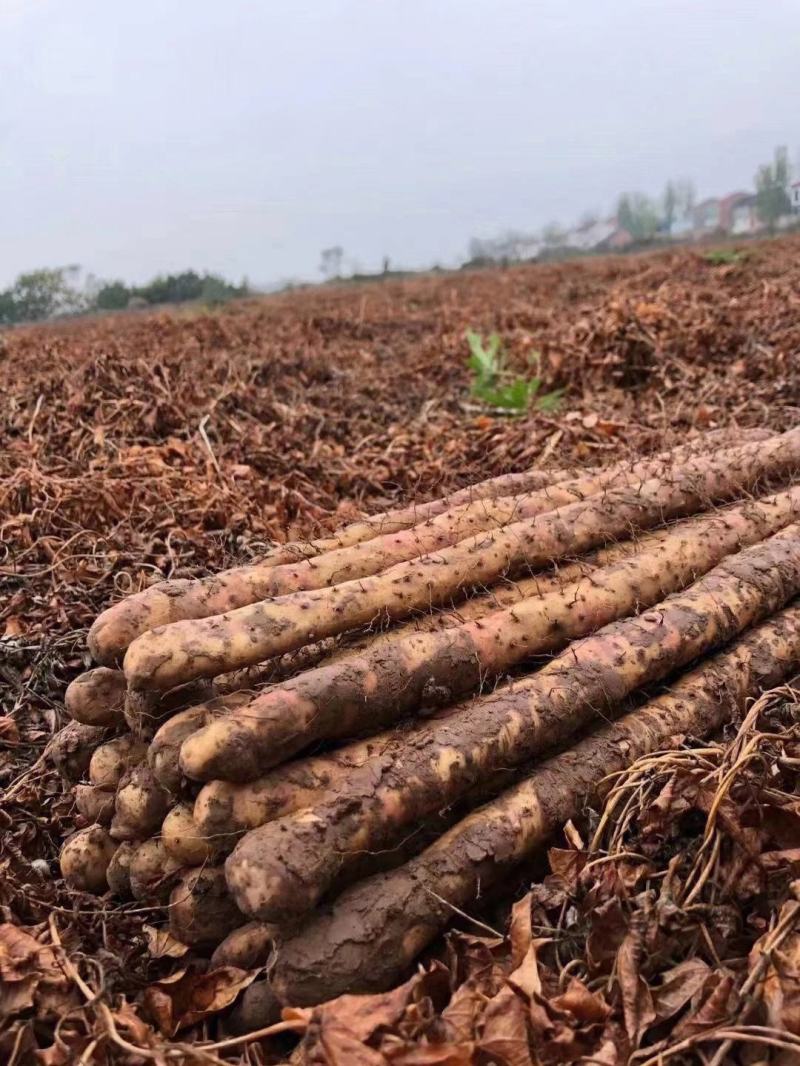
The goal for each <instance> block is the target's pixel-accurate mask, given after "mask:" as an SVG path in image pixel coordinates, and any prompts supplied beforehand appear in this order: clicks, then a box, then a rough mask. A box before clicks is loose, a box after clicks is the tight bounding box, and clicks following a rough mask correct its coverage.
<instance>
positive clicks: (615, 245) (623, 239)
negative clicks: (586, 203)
mask: <svg viewBox="0 0 800 1066" xmlns="http://www.w3.org/2000/svg"><path fill="white" fill-rule="evenodd" d="M632 243H633V237H631V235H630V233H628V231H627V230H626V229H623V227H622V226H620V224H619V223H618V222H617V220H616V218H603V219H596V220H593V221H591V222H586V223H584V224H583V225H582V226H578V227H577V229H574V230H570V232H569V233H568V234H567V235H566V238H565V240H564V247H565V248H572V249H574V250H575V251H576V252H599V251H605V250H617V251H619V250H620V249H621V248H626V247H627V246H628V245H629V244H632Z"/></svg>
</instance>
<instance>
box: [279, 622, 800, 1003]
mask: <svg viewBox="0 0 800 1066" xmlns="http://www.w3.org/2000/svg"><path fill="white" fill-rule="evenodd" d="M799 659H800V606H797V605H794V606H791V607H789V608H787V609H786V610H785V611H783V612H781V613H780V614H778V615H776V616H775V617H774V618H770V619H769V620H768V621H766V622H763V623H762V624H761V625H759V626H758V627H756V628H755V629H754V630H753V631H752V632H750V633H748V634H746V635H745V636H744V637H742V638H740V639H739V640H737V641H736V642H735V643H734V644H733V645H732V646H731V647H730V648H729V649H726V650H724V651H722V652H719V653H718V654H717V655H716V656H714V657H713V658H711V659H709V660H708V661H706V662H703V663H701V664H700V665H699V666H697V667H695V668H694V669H693V670H691V671H690V672H689V673H688V674H686V675H685V676H683V677H681V678H679V679H678V680H677V681H676V682H673V684H672V685H671V686H670V689H669V691H668V692H666V693H665V694H664V695H662V696H658V697H657V698H655V699H652V700H650V701H649V702H648V703H646V704H644V706H642V707H639V708H637V709H635V710H633V711H631V712H629V713H628V714H626V715H625V716H624V717H622V718H621V719H619V721H617V722H616V723H613V724H610V725H606V726H603V727H602V728H600V729H598V730H597V731H596V732H595V733H592V734H590V735H589V736H588V737H586V738H585V739H583V740H581V741H580V742H579V743H578V744H577V745H575V747H573V748H571V749H570V750H568V751H565V752H563V753H561V754H559V755H556V756H554V757H553V758H551V759H549V760H547V761H546V762H544V763H542V764H540V765H539V766H538V767H537V768H535V769H534V770H533V771H532V772H531V774H530V776H528V777H526V779H525V780H524V781H523V782H522V783H521V784H519V785H517V786H516V787H515V788H513V789H511V790H509V791H508V792H506V793H504V794H503V795H502V796H500V797H499V798H497V799H496V800H494V801H492V802H491V803H489V804H487V805H486V806H484V807H482V808H481V809H479V810H477V811H475V812H473V813H472V814H471V815H469V816H468V817H467V818H465V819H463V820H462V821H461V822H459V823H457V824H456V825H455V826H454V827H453V828H451V829H450V830H449V832H447V833H445V834H444V835H443V836H442V837H441V838H440V839H439V840H438V841H437V842H436V843H435V844H433V845H432V846H431V847H429V848H428V849H427V850H426V851H424V852H422V853H421V854H420V855H418V856H417V857H415V858H413V859H412V860H411V861H410V862H408V863H407V864H406V865H405V866H402V867H399V868H398V869H396V870H393V871H391V872H389V873H385V874H379V875H377V876H375V877H372V878H370V879H369V880H367V881H363V882H361V883H360V884H358V885H356V886H354V887H352V888H350V889H348V890H347V891H346V892H345V893H343V895H342V896H340V897H339V899H338V900H336V901H335V902H334V903H333V904H332V905H331V906H330V907H327V908H325V909H324V910H323V911H322V912H321V913H320V915H319V916H318V917H314V918H312V919H311V921H310V922H309V923H308V924H307V925H306V926H305V927H304V928H303V929H302V931H301V932H300V933H298V934H297V935H295V936H293V937H290V938H289V939H288V940H287V941H286V942H285V943H284V944H283V945H282V946H281V949H280V952H279V955H278V960H277V966H276V969H275V972H274V976H273V985H274V988H275V990H276V991H277V992H278V994H279V996H280V998H281V999H282V1000H284V1002H287V1003H292V1004H295V1005H305V1004H313V1003H318V1002H320V1001H322V1000H323V999H328V998H331V997H333V996H337V995H340V994H342V993H344V992H352V993H358V992H376V991H379V990H383V989H385V988H389V987H391V986H392V985H393V984H394V982H395V981H396V980H398V979H399V978H400V977H401V976H402V975H403V973H404V971H405V969H406V967H407V966H408V965H409V964H410V963H411V962H412V961H413V959H414V957H415V956H416V955H417V954H418V952H419V951H420V950H421V949H422V948H423V947H424V946H425V945H426V944H427V943H429V942H430V941H431V940H432V939H433V937H434V936H436V934H437V933H438V932H439V931H440V930H441V929H443V928H444V927H445V926H446V925H447V924H448V922H449V921H450V920H451V918H452V916H453V911H454V908H460V909H464V908H469V907H470V905H471V904H472V903H474V901H475V899H476V898H477V896H478V894H479V892H481V891H483V890H485V889H486V888H488V887H490V886H491V885H492V884H493V883H498V882H499V881H500V879H502V878H503V877H505V876H506V875H507V873H508V871H509V869H510V868H511V867H513V865H514V864H515V863H517V862H519V861H520V860H521V859H523V858H524V857H525V856H527V855H528V854H530V853H531V852H533V851H535V850H536V849H537V848H539V847H541V846H542V845H543V844H545V843H546V841H547V840H548V838H549V837H550V835H551V834H552V833H553V832H554V831H556V830H557V829H558V828H559V827H560V826H561V825H562V824H563V823H564V822H565V821H566V820H567V819H569V818H571V817H574V816H575V815H576V814H577V813H578V812H579V811H580V809H581V807H582V805H583V801H584V797H586V796H591V795H592V794H593V793H596V792H597V791H598V789H599V788H600V786H601V783H602V782H603V780H604V779H605V778H607V777H608V775H610V774H613V773H616V772H618V771H620V770H623V769H625V767H627V766H629V765H630V764H631V763H632V762H634V761H635V760H636V759H638V758H641V757H642V756H644V755H646V754H648V753H649V752H652V751H655V750H657V749H658V748H659V747H662V746H663V745H664V744H665V742H666V741H667V740H668V739H669V737H671V736H674V735H679V734H686V733H688V734H690V735H695V736H702V735H705V734H708V733H710V732H713V731H714V730H716V729H717V728H719V726H720V725H722V724H723V722H725V721H728V720H729V719H730V718H731V717H736V716H737V715H739V714H741V713H743V712H744V711H745V709H746V705H747V703H748V701H749V700H751V699H753V698H754V697H756V696H758V695H759V693H760V692H762V691H765V690H766V689H769V688H771V687H773V686H775V685H777V684H779V683H780V682H781V681H782V680H784V679H785V678H786V677H788V676H790V675H791V674H792V672H793V671H794V670H795V669H796V666H797V662H798V660H799Z"/></svg>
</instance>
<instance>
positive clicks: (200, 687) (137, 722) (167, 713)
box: [123, 682, 214, 741]
mask: <svg viewBox="0 0 800 1066" xmlns="http://www.w3.org/2000/svg"><path fill="white" fill-rule="evenodd" d="M213 695H214V691H213V686H212V685H210V684H209V683H208V682H194V683H192V684H189V685H182V686H179V687H177V688H174V689H173V690H172V691H171V692H146V691H144V690H141V689H139V690H136V689H134V690H132V689H128V691H127V692H126V694H125V704H124V707H123V716H124V719H125V724H126V725H127V726H128V728H129V729H130V731H131V732H132V733H133V734H134V736H136V737H139V738H140V739H141V740H148V741H149V740H151V739H152V738H153V735H154V734H155V732H156V730H157V729H158V727H159V726H160V725H161V723H162V722H164V721H166V720H167V719H169V718H170V717H172V715H174V714H175V713H176V711H180V710H182V709H183V708H184V707H189V706H192V705H193V704H195V703H199V702H200V701H201V700H207V699H211V698H213Z"/></svg>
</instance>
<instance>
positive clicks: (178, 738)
mask: <svg viewBox="0 0 800 1066" xmlns="http://www.w3.org/2000/svg"><path fill="white" fill-rule="evenodd" d="M252 699H253V693H252V692H232V693H230V694H229V695H227V696H217V697H216V698H215V699H211V700H206V701H205V702H204V703H199V704H197V705H196V706H195V707H188V708H187V709H186V710H185V711H179V712H178V713H177V714H176V715H174V716H173V717H172V718H169V719H168V720H167V721H166V722H165V723H164V724H163V725H162V726H161V728H160V729H159V730H158V732H157V733H156V735H155V736H154V737H153V739H152V741H151V742H150V746H149V748H148V751H147V761H148V764H149V766H150V769H151V770H152V771H153V776H154V777H155V779H156V781H157V782H158V783H159V785H161V787H162V788H164V789H166V791H167V792H172V793H175V794H177V792H178V791H179V789H180V787H181V779H182V774H181V769H180V764H179V761H178V760H179V755H180V750H181V745H182V744H183V742H184V740H186V739H187V737H190V736H191V735H192V734H193V733H195V732H197V730H198V729H201V728H202V727H203V726H205V725H207V724H209V723H211V722H213V721H215V720H216V719H217V718H218V717H220V716H225V715H227V714H231V713H232V712H233V711H234V710H236V708H238V707H244V706H247V704H248V703H250V701H251V700H252Z"/></svg>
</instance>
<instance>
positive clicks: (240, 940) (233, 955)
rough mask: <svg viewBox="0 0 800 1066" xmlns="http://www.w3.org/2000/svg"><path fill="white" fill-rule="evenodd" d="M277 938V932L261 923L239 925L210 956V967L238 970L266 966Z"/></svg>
mask: <svg viewBox="0 0 800 1066" xmlns="http://www.w3.org/2000/svg"><path fill="white" fill-rule="evenodd" d="M277 936H278V932H277V930H276V929H274V928H273V927H272V926H271V925H264V924H263V922H248V923H247V924H246V925H241V926H239V928H238V929H234V930H233V932H232V933H229V934H228V935H227V936H226V937H225V939H224V940H223V941H222V943H221V944H219V945H218V947H217V948H216V950H215V951H214V954H213V955H212V956H211V966H212V968H214V967H217V966H236V967H237V968H238V969H240V970H255V969H258V967H259V966H266V964H267V962H268V960H269V957H270V955H271V954H272V951H273V948H274V946H275V941H276V939H277Z"/></svg>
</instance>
